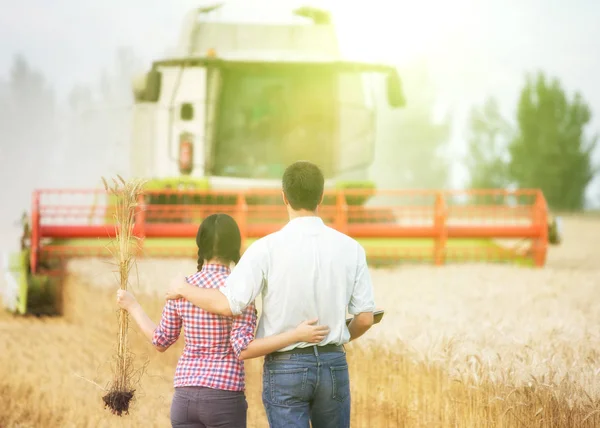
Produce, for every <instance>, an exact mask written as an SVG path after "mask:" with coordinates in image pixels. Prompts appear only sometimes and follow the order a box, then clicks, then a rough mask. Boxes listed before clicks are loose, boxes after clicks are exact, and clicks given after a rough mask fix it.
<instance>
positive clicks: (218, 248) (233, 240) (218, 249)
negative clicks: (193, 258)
mask: <svg viewBox="0 0 600 428" xmlns="http://www.w3.org/2000/svg"><path fill="white" fill-rule="evenodd" d="M196 245H198V271H200V270H202V265H204V260H210V259H212V258H218V259H219V260H222V261H223V262H234V263H237V262H239V261H240V249H241V246H242V236H241V234H240V228H239V227H238V225H237V223H236V222H235V220H234V219H233V217H231V216H229V215H227V214H212V215H209V216H208V217H206V218H205V219H204V221H203V222H202V224H201V225H200V227H199V228H198V233H197V235H196Z"/></svg>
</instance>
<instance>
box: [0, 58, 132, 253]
mask: <svg viewBox="0 0 600 428" xmlns="http://www.w3.org/2000/svg"><path fill="white" fill-rule="evenodd" d="M139 66H140V62H139V61H138V60H136V58H135V57H134V55H133V53H132V52H131V51H130V50H128V49H120V50H118V51H117V52H116V53H115V58H114V62H113V64H111V65H110V67H107V71H106V72H104V73H102V75H101V78H100V79H99V81H98V82H97V83H95V84H93V85H89V86H74V87H73V88H71V90H70V91H69V92H68V93H67V95H66V97H62V98H59V97H58V96H57V95H56V93H55V90H54V87H53V82H51V81H48V79H47V77H46V76H44V74H43V70H39V69H36V68H35V67H34V66H32V65H31V64H30V63H29V62H28V60H27V58H26V57H24V56H21V55H15V56H14V59H13V63H12V66H11V69H10V70H9V73H8V79H6V80H3V81H0V164H1V165H2V168H1V169H0V177H1V178H2V182H3V183H4V185H3V186H2V189H1V190H0V198H1V200H2V210H1V212H0V225H2V226H1V228H0V232H1V234H2V239H0V250H5V249H7V246H10V247H13V246H14V245H16V240H15V235H17V236H18V234H19V231H20V218H21V215H22V214H23V213H24V212H27V213H29V211H30V204H31V195H32V192H33V190H34V189H38V188H55V187H60V188H90V187H92V188H93V187H99V186H100V185H101V181H100V177H102V176H113V175H114V174H117V173H118V174H125V175H126V174H127V169H128V162H129V149H128V141H129V136H130V129H129V122H130V121H129V115H130V112H131V106H132V99H133V98H132V96H131V90H130V80H131V76H132V75H133V74H134V73H135V72H136V71H137V70H138V68H139Z"/></svg>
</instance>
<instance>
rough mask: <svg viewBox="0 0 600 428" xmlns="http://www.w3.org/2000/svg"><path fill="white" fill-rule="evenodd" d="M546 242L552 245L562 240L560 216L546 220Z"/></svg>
mask: <svg viewBox="0 0 600 428" xmlns="http://www.w3.org/2000/svg"><path fill="white" fill-rule="evenodd" d="M548 242H549V243H550V244H552V245H558V244H560V243H561V242H562V219H561V218H560V217H553V218H552V219H551V220H550V221H549V222H548Z"/></svg>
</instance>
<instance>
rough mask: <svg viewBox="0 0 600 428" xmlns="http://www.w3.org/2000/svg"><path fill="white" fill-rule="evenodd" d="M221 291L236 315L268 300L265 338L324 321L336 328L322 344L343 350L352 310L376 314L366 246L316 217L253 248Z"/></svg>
mask: <svg viewBox="0 0 600 428" xmlns="http://www.w3.org/2000/svg"><path fill="white" fill-rule="evenodd" d="M221 291H222V292H223V294H224V295H225V296H226V297H227V300H228V301H229V305H230V307H231V311H232V312H233V314H234V315H238V314H240V313H241V312H242V310H243V309H244V308H245V307H246V306H248V305H249V304H250V303H252V302H253V301H254V300H255V299H256V297H258V296H259V295H261V296H262V314H261V317H260V321H259V323H258V329H257V333H256V337H259V338H260V337H267V336H272V335H275V334H279V333H283V332H286V331H289V330H292V329H294V328H295V327H296V326H297V325H298V324H300V323H301V322H302V321H304V320H307V319H314V318H318V319H319V321H318V323H319V324H321V325H327V326H329V328H330V332H329V334H328V335H327V337H326V338H325V340H324V341H323V342H321V343H320V345H326V344H336V345H341V344H344V343H347V342H348V341H349V340H350V333H349V331H348V328H347V327H346V313H347V312H346V311H348V313H350V314H353V315H356V314H358V313H361V312H373V311H374V310H375V302H374V296H373V285H372V283H371V276H370V273H369V269H368V267H367V260H366V255H365V251H364V249H363V247H362V246H361V245H360V244H359V243H358V242H356V241H355V240H354V239H352V238H350V237H349V236H347V235H344V234H343V233H340V232H338V231H336V230H335V229H333V228H330V227H328V226H326V225H325V224H324V223H323V220H321V218H319V217H316V216H311V217H298V218H295V219H293V220H291V221H290V222H289V223H288V224H287V225H285V226H284V227H283V228H282V229H281V230H279V231H277V232H275V233H272V234H270V235H268V236H265V237H264V238H261V239H259V240H257V241H256V242H254V243H253V244H252V245H250V246H249V247H248V249H247V250H246V251H245V253H244V254H243V256H242V258H241V259H240V261H239V263H238V264H237V265H236V266H235V267H234V269H233V270H232V272H231V274H230V275H229V277H228V278H227V281H226V283H225V287H221ZM307 345H308V343H301V344H299V345H297V346H307ZM294 347H295V346H288V347H286V348H283V349H282V350H288V349H292V348H294Z"/></svg>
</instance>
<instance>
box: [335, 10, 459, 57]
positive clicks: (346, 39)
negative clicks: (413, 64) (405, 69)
mask: <svg viewBox="0 0 600 428" xmlns="http://www.w3.org/2000/svg"><path fill="white" fill-rule="evenodd" d="M468 1H469V0H459V1H455V2H446V1H439V0H429V1H421V2H415V1H411V2H408V1H405V0H402V1H389V0H371V1H369V2H367V3H361V4H357V3H354V2H352V3H350V2H345V3H339V2H337V3H336V4H334V5H333V8H334V13H335V17H336V26H337V29H338V30H337V31H338V36H339V39H340V45H341V46H340V47H341V49H342V51H343V53H344V54H345V55H348V56H349V57H351V58H356V59H362V60H373V61H382V62H390V63H394V64H399V65H401V64H404V63H407V62H410V61H412V60H414V59H417V58H420V57H424V56H430V55H433V54H435V52H436V51H437V50H438V49H439V48H440V45H442V44H447V43H448V39H449V38H451V37H452V36H453V35H454V34H455V33H457V32H460V31H461V28H462V24H463V23H464V20H465V18H466V17H467V16H468V13H467V11H468V8H467V7H466V3H467V2H468Z"/></svg>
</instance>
